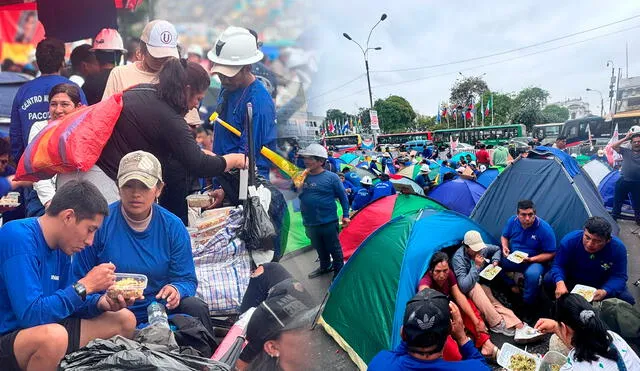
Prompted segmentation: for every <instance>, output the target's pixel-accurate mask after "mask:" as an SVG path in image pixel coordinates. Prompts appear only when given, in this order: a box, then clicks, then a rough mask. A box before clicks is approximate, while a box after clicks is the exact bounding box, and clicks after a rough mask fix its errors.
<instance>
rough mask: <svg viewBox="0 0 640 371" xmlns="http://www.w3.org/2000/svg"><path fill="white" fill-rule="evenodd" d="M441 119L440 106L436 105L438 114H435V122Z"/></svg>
mask: <svg viewBox="0 0 640 371" xmlns="http://www.w3.org/2000/svg"><path fill="white" fill-rule="evenodd" d="M441 121H442V118H441V116H440V106H438V116H436V122H437V123H438V124H439V123H440V122H441Z"/></svg>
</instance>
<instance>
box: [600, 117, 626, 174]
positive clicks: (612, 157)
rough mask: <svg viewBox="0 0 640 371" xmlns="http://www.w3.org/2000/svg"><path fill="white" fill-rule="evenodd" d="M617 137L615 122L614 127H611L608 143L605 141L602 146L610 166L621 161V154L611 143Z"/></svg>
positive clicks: (616, 139)
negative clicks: (604, 144)
mask: <svg viewBox="0 0 640 371" xmlns="http://www.w3.org/2000/svg"><path fill="white" fill-rule="evenodd" d="M618 137H619V134H618V124H616V126H615V128H614V129H613V135H612V136H611V139H609V143H607V146H606V147H604V152H605V153H606V155H607V161H608V162H609V165H611V166H615V165H616V162H620V161H622V156H621V155H620V154H619V153H618V152H616V151H615V150H614V149H613V147H612V146H613V143H615V142H617V141H618Z"/></svg>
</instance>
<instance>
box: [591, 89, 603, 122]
mask: <svg viewBox="0 0 640 371" xmlns="http://www.w3.org/2000/svg"><path fill="white" fill-rule="evenodd" d="M587 91H595V92H596V93H598V94H600V116H604V98H603V97H602V92H601V91H600V90H596V89H591V88H587Z"/></svg>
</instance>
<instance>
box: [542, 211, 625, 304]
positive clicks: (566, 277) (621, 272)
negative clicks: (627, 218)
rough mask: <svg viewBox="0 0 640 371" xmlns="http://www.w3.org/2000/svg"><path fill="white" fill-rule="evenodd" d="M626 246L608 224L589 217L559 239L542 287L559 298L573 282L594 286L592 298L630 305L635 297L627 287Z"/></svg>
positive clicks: (599, 219)
mask: <svg viewBox="0 0 640 371" xmlns="http://www.w3.org/2000/svg"><path fill="white" fill-rule="evenodd" d="M627 279H628V276H627V248H626V247H625V246H624V244H623V243H622V241H620V239H619V238H617V237H614V236H611V224H609V222H607V221H606V220H605V219H604V218H601V217H599V216H592V217H590V218H589V219H587V222H586V223H585V224H584V228H583V229H582V230H577V231H573V232H569V233H568V234H567V235H566V236H564V238H562V240H561V241H560V246H559V247H558V251H557V253H556V256H555V259H554V260H553V267H552V268H551V271H550V272H549V273H547V274H546V275H545V277H544V283H545V287H547V289H549V291H550V292H553V289H555V297H556V298H559V297H560V296H562V295H563V294H566V293H567V292H569V291H571V290H572V289H573V287H574V286H575V285H576V284H581V285H586V286H591V287H595V288H596V289H597V290H596V292H595V294H594V296H593V300H595V301H600V300H604V299H607V298H619V299H622V300H624V301H626V302H628V303H630V304H631V305H633V304H635V299H634V298H633V296H632V295H631V293H629V291H628V290H627Z"/></svg>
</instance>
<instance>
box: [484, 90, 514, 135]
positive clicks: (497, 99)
mask: <svg viewBox="0 0 640 371" xmlns="http://www.w3.org/2000/svg"><path fill="white" fill-rule="evenodd" d="M491 94H492V92H489V91H487V92H485V93H484V94H482V101H483V102H484V106H485V108H486V106H487V102H488V101H489V98H490V97H491ZM481 108H482V104H480V105H479V106H478V114H480V110H481ZM512 113H513V94H511V93H498V92H493V124H494V125H503V124H506V123H507V122H509V120H511V115H512ZM482 114H484V112H483V113H482ZM491 118H492V116H491V113H489V116H488V117H485V118H484V125H485V126H489V125H491ZM478 122H479V123H482V117H478Z"/></svg>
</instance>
